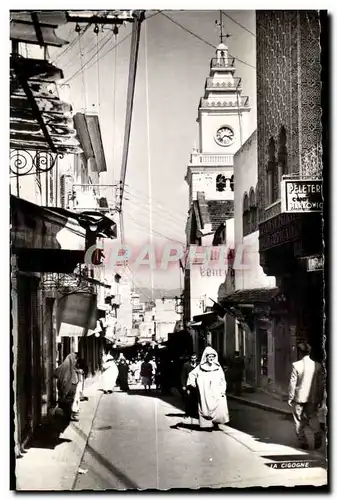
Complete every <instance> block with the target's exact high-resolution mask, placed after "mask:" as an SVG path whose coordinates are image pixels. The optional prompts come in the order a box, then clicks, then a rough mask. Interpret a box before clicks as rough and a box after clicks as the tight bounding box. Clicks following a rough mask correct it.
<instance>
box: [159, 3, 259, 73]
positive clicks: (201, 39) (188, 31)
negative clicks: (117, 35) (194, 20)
mask: <svg viewBox="0 0 337 500" xmlns="http://www.w3.org/2000/svg"><path fill="white" fill-rule="evenodd" d="M160 14H161V15H162V16H164V17H166V18H167V19H169V20H170V21H171V22H172V23H174V24H176V25H177V26H179V27H180V28H181V29H183V30H184V31H186V32H187V33H189V34H190V35H192V36H194V37H195V38H197V39H198V40H200V41H201V42H204V43H205V44H206V45H209V46H210V47H213V49H216V45H213V43H210V42H208V41H207V40H205V39H204V38H202V37H201V36H200V35H198V34H197V33H194V32H193V31H191V30H189V29H188V28H186V26H183V25H182V24H180V23H178V21H175V20H174V19H172V17H170V16H168V15H167V14H165V13H164V12H161V13H160ZM229 56H230V57H233V58H234V59H235V60H236V61H239V62H240V63H242V64H245V65H246V66H249V67H250V68H252V69H256V67H255V66H253V65H252V64H250V63H247V62H246V61H243V60H242V59H240V58H239V57H236V56H234V55H233V54H229Z"/></svg>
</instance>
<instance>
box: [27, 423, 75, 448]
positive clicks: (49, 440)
mask: <svg viewBox="0 0 337 500" xmlns="http://www.w3.org/2000/svg"><path fill="white" fill-rule="evenodd" d="M68 425H69V420H68V419H66V418H64V417H62V416H60V415H57V416H54V417H52V418H50V420H49V421H48V422H45V423H43V424H42V425H41V426H40V427H39V428H38V429H37V430H36V432H35V433H34V435H33V436H32V438H31V440H30V441H29V442H28V445H27V447H26V450H27V451H28V450H29V449H30V448H44V449H50V450H53V449H55V448H56V446H58V445H60V444H62V443H69V442H71V440H70V439H66V438H62V437H60V435H61V434H62V433H63V432H64V431H65V430H66V428H67V427H68Z"/></svg>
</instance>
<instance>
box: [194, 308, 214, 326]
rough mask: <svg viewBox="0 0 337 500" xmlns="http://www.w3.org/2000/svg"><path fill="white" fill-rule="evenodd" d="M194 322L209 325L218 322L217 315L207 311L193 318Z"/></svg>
mask: <svg viewBox="0 0 337 500" xmlns="http://www.w3.org/2000/svg"><path fill="white" fill-rule="evenodd" d="M193 321H194V322H199V321H201V323H202V324H203V325H211V324H212V323H214V322H215V321H218V315H217V314H216V313H215V312H214V311H208V312H205V313H203V314H198V315H197V316H193Z"/></svg>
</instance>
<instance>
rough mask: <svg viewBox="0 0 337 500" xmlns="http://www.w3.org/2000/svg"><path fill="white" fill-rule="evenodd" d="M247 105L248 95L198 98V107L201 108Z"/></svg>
mask: <svg viewBox="0 0 337 500" xmlns="http://www.w3.org/2000/svg"><path fill="white" fill-rule="evenodd" d="M248 106H249V97H246V96H244V97H241V96H240V97H239V98H236V97H233V98H232V99H231V100H228V99H226V100H225V99H214V98H208V99H204V98H202V99H201V100H200V107H201V108H238V107H240V108H245V107H248Z"/></svg>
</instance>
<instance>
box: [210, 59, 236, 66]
mask: <svg viewBox="0 0 337 500" xmlns="http://www.w3.org/2000/svg"><path fill="white" fill-rule="evenodd" d="M234 63H235V59H234V57H221V58H219V59H217V58H216V57H213V59H212V60H211V69H212V68H220V69H226V68H234Z"/></svg>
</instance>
